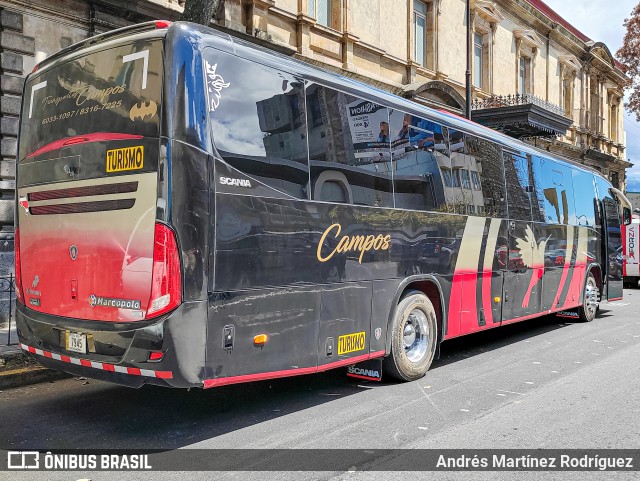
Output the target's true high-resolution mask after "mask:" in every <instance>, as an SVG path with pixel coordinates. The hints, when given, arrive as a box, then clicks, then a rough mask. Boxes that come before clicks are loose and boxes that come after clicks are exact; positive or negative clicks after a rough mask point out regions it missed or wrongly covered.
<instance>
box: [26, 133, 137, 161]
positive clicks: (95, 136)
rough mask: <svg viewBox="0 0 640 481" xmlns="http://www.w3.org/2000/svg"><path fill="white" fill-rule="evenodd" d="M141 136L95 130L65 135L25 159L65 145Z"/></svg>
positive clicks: (130, 138) (135, 138) (129, 138)
mask: <svg viewBox="0 0 640 481" xmlns="http://www.w3.org/2000/svg"><path fill="white" fill-rule="evenodd" d="M142 138H144V137H143V136H142V135H132V134H118V133H113V132H95V133H92V134H86V135H77V136H75V137H65V138H64V139H58V140H54V141H53V142H50V143H48V144H47V145H44V146H42V147H40V148H39V149H38V150H34V151H33V152H31V153H30V154H29V155H27V159H30V158H31V157H35V156H37V155H42V154H46V153H47V152H51V151H52V150H56V149H61V148H63V147H66V146H67V145H74V144H79V143H87V142H104V141H109V140H137V139H142Z"/></svg>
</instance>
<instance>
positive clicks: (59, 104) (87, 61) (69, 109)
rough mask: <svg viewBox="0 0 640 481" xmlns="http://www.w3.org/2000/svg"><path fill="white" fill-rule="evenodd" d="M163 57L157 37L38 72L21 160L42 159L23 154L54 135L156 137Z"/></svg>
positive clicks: (27, 105)
mask: <svg viewBox="0 0 640 481" xmlns="http://www.w3.org/2000/svg"><path fill="white" fill-rule="evenodd" d="M145 59H146V60H145ZM162 59H163V54H162V41H161V40H156V39H154V40H138V41H135V42H132V43H130V44H126V45H119V46H117V47H112V48H109V49H105V50H99V51H97V52H92V53H89V54H86V55H82V56H80V57H76V58H74V59H73V60H70V61H68V62H64V63H60V64H58V65H56V66H55V67H49V68H46V69H43V70H39V71H37V72H36V73H35V74H34V75H33V76H31V77H30V78H29V81H28V82H27V84H26V88H25V95H24V102H23V104H22V117H21V119H22V126H21V130H20V153H19V158H20V160H21V161H22V162H30V161H33V160H38V161H41V160H42V158H39V157H38V156H35V157H32V158H26V159H25V156H27V155H29V154H31V153H33V152H34V151H36V150H37V149H39V148H40V147H42V146H44V145H46V144H48V143H50V142H53V141H54V140H60V139H65V138H67V137H74V136H80V135H84V134H90V133H95V132H117V133H123V132H126V133H129V134H139V135H142V136H145V137H157V136H158V131H159V118H160V112H161V98H162ZM21 65H22V64H21ZM20 68H21V69H22V67H20ZM3 88H4V87H3ZM3 110H4V107H3ZM3 155H4V154H3ZM48 158H49V159H52V160H53V158H52V157H51V156H49V157H48ZM87 161H90V159H84V158H83V159H82V162H83V163H84V162H87ZM104 162H105V161H104V159H102V163H103V164H104ZM146 164H147V162H146V159H145V167H146ZM41 167H42V168H43V169H46V168H47V167H45V165H44V164H41ZM83 169H84V167H83ZM81 172H82V171H81ZM81 175H82V174H81ZM76 180H77V179H76Z"/></svg>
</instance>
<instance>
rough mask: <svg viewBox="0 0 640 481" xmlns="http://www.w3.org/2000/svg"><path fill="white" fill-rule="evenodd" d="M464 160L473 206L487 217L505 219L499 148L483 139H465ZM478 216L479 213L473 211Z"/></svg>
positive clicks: (470, 137)
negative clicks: (468, 172)
mask: <svg viewBox="0 0 640 481" xmlns="http://www.w3.org/2000/svg"><path fill="white" fill-rule="evenodd" d="M465 151H466V155H467V158H466V161H467V165H468V167H469V170H470V172H471V182H472V184H473V191H472V192H471V194H470V195H471V196H472V197H473V204H474V205H477V206H483V207H484V209H483V211H482V213H484V215H486V216H488V217H499V218H505V217H507V202H506V200H505V194H504V177H503V172H502V156H501V153H502V149H501V148H500V146H499V145H498V144H494V143H493V142H489V141H487V140H483V139H480V138H478V137H474V136H472V135H466V136H465ZM477 212H478V214H480V213H481V211H480V210H479V209H478V210H477Z"/></svg>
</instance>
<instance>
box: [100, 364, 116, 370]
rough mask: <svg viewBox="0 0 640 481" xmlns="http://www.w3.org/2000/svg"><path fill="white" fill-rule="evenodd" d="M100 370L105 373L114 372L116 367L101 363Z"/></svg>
mask: <svg viewBox="0 0 640 481" xmlns="http://www.w3.org/2000/svg"><path fill="white" fill-rule="evenodd" d="M102 369H104V370H105V371H111V372H114V371H115V370H116V367H115V366H114V365H113V364H107V363H105V362H103V363H102Z"/></svg>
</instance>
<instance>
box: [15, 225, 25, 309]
mask: <svg viewBox="0 0 640 481" xmlns="http://www.w3.org/2000/svg"><path fill="white" fill-rule="evenodd" d="M13 247H14V249H15V256H14V259H15V263H16V265H15V267H16V279H15V281H16V299H18V300H19V301H20V302H23V303H24V301H23V299H24V295H23V294H22V274H21V272H20V229H19V228H16V233H15V236H14V239H13Z"/></svg>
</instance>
